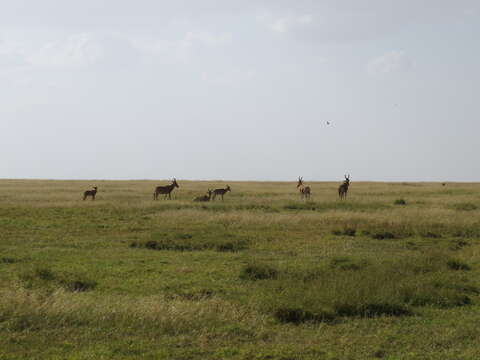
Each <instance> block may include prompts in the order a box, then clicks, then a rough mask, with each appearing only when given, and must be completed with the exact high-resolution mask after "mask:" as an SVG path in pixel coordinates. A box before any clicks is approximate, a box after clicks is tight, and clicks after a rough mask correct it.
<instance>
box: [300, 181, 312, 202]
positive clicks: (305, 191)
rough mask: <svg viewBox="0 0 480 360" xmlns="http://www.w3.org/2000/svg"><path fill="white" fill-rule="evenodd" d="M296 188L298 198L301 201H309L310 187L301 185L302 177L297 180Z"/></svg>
mask: <svg viewBox="0 0 480 360" xmlns="http://www.w3.org/2000/svg"><path fill="white" fill-rule="evenodd" d="M297 188H298V190H299V191H300V197H301V198H302V199H309V198H310V195H311V194H312V193H311V192H310V186H305V185H304V184H303V177H299V178H298V183H297Z"/></svg>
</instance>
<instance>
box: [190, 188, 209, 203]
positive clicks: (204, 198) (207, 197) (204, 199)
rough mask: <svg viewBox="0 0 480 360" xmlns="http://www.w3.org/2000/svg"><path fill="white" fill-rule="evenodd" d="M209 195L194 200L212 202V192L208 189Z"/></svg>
mask: <svg viewBox="0 0 480 360" xmlns="http://www.w3.org/2000/svg"><path fill="white" fill-rule="evenodd" d="M207 193H208V195H203V196H199V197H196V198H195V199H193V201H210V199H211V198H212V190H210V189H208V191H207Z"/></svg>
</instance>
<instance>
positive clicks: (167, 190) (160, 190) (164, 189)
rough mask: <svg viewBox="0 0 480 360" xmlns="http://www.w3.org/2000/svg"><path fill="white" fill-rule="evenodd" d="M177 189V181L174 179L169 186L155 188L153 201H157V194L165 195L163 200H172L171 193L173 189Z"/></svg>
mask: <svg viewBox="0 0 480 360" xmlns="http://www.w3.org/2000/svg"><path fill="white" fill-rule="evenodd" d="M176 187H177V188H178V187H179V186H178V184H177V180H176V179H175V178H174V179H173V181H172V183H171V184H170V185H165V186H157V187H156V188H155V192H154V193H153V200H158V194H165V199H166V198H167V196H168V198H169V199H172V197H171V193H172V191H173V189H174V188H176Z"/></svg>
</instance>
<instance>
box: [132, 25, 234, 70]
mask: <svg viewBox="0 0 480 360" xmlns="http://www.w3.org/2000/svg"><path fill="white" fill-rule="evenodd" d="M231 39H232V35H231V34H230V33H213V32H208V31H188V32H186V33H185V34H184V35H183V36H182V37H180V38H178V39H172V38H156V39H148V38H141V37H137V38H134V39H133V43H134V46H135V47H136V48H137V50H139V51H140V52H141V53H143V54H145V55H146V56H153V57H155V58H160V59H162V60H163V61H165V62H168V63H188V62H189V61H190V60H191V58H192V56H193V54H194V53H195V52H196V51H200V50H202V49H213V48H216V47H220V46H224V45H226V44H228V43H230V42H231Z"/></svg>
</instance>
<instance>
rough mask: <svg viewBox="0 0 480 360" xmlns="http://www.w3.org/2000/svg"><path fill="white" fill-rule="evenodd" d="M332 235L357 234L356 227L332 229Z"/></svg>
mask: <svg viewBox="0 0 480 360" xmlns="http://www.w3.org/2000/svg"><path fill="white" fill-rule="evenodd" d="M332 234H333V235H336V236H341V235H344V236H355V235H356V234H357V229H354V228H344V229H343V230H333V231H332Z"/></svg>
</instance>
